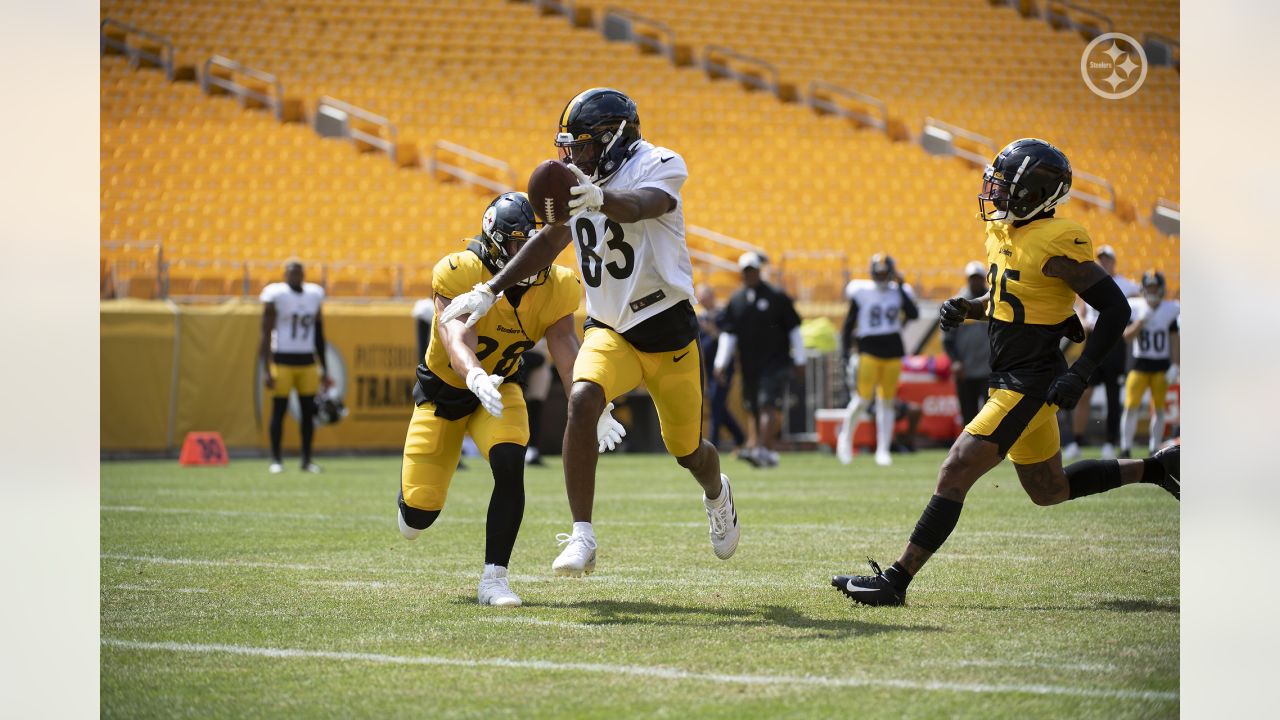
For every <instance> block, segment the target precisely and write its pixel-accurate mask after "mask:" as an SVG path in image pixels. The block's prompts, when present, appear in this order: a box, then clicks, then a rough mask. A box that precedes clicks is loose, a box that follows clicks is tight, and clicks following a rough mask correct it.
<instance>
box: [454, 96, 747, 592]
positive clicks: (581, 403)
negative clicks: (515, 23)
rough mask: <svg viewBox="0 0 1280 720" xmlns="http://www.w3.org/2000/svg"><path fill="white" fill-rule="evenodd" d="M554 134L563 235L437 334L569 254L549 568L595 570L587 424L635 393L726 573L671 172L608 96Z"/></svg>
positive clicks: (573, 112) (582, 105) (732, 515)
mask: <svg viewBox="0 0 1280 720" xmlns="http://www.w3.org/2000/svg"><path fill="white" fill-rule="evenodd" d="M559 130H560V131H559V133H558V134H557V135H556V140H555V142H556V146H557V147H558V148H559V149H560V155H561V159H562V160H564V161H565V162H566V163H568V164H569V167H570V169H572V170H573V171H574V173H575V174H577V175H578V178H579V180H578V183H579V184H578V186H577V187H575V188H573V190H572V192H573V195H574V196H575V197H574V199H572V200H570V202H569V211H570V212H571V213H572V215H571V216H570V218H569V220H568V222H567V223H566V224H565V225H552V226H549V227H546V228H544V229H543V230H542V231H541V232H540V233H538V235H537V236H535V237H534V238H533V239H532V240H530V241H529V242H528V243H526V244H525V245H524V247H522V248H521V249H520V251H519V252H518V253H517V254H516V255H515V257H514V258H512V260H511V261H510V262H509V263H508V264H507V266H506V267H505V268H504V269H503V270H502V272H500V273H498V275H497V276H495V277H494V278H493V279H492V280H490V281H488V282H487V283H480V284H478V285H476V287H475V288H474V289H473V290H472V291H471V292H469V293H465V294H463V295H460V296H458V297H456V298H454V300H453V302H452V303H451V304H450V305H449V307H448V309H447V310H445V311H444V313H445V314H444V317H443V318H442V320H441V322H447V321H449V320H450V319H452V318H456V317H461V316H463V315H467V314H470V319H469V320H468V323H474V322H476V321H477V320H478V319H479V317H480V316H482V315H484V314H485V313H486V312H488V310H489V308H490V307H492V306H493V304H494V302H495V299H496V297H497V295H498V294H499V293H501V292H503V291H504V290H506V289H507V288H509V287H511V286H512V285H514V284H515V283H516V281H518V280H519V279H520V278H522V277H525V276H527V275H528V274H530V272H532V271H533V270H535V269H537V268H540V267H545V266H547V265H548V264H550V263H551V262H552V260H554V259H555V257H556V256H557V255H558V254H559V253H560V251H561V250H562V249H564V247H565V246H566V245H568V244H569V243H570V242H573V243H574V248H575V250H576V251H577V256H578V263H579V266H580V269H581V271H582V281H583V284H584V285H585V286H586V294H587V321H586V336H585V338H584V340H583V345H582V350H581V351H580V352H579V353H578V359H577V362H576V363H575V364H574V367H573V390H572V393H571V394H570V398H569V422H568V427H567V428H566V430H565V439H564V475H565V489H566V492H567V494H568V496H569V509H570V511H571V513H572V515H573V521H574V522H573V532H572V534H561V535H560V536H559V540H560V542H561V544H562V545H565V546H566V547H565V548H564V550H563V551H561V553H560V556H559V557H557V558H556V560H555V562H554V563H552V568H553V569H554V570H555V572H556V573H557V574H559V575H568V576H575V577H576V576H581V575H583V574H584V573H589V572H591V571H593V570H594V569H595V561H596V537H595V532H594V529H593V528H592V525H591V511H592V505H593V504H594V499H595V482H596V477H595V476H596V461H597V459H598V457H599V452H598V448H597V442H596V423H597V421H598V420H599V418H600V413H601V411H602V410H603V409H604V408H605V406H606V404H607V403H608V402H609V401H611V400H613V399H614V398H617V397H621V396H622V395H625V394H626V393H628V392H630V391H631V390H633V389H635V388H636V387H637V386H639V385H640V383H642V382H643V383H644V384H645V386H646V387H647V388H648V390H649V395H650V396H651V397H652V398H653V403H654V405H655V407H656V408H657V411H658V421H659V423H660V424H661V428H662V440H663V443H664V444H665V445H666V447H667V451H668V452H670V453H671V454H672V455H673V456H675V457H676V459H677V461H678V462H679V463H680V465H681V466H683V467H685V468H687V469H688V470H689V472H690V473H692V474H693V476H694V478H695V479H696V480H697V481H698V484H699V485H701V486H702V490H703V506H704V507H705V509H706V512H707V518H708V522H709V523H710V526H711V530H710V535H711V545H712V548H713V549H714V550H715V554H716V557H719V558H720V559H722V560H723V559H728V558H729V557H730V556H732V555H733V552H734V550H735V549H737V546H738V537H739V527H738V516H737V512H736V511H735V510H734V506H733V493H732V491H731V490H730V488H729V478H727V477H725V476H724V475H722V474H721V473H720V456H719V455H718V454H717V453H716V449H715V446H714V445H712V444H711V443H710V442H707V441H706V440H703V439H702V374H701V369H702V364H703V363H702V357H701V353H700V351H699V347H698V321H697V316H696V315H695V313H694V310H693V299H694V292H693V266H692V264H691V263H690V261H689V249H688V247H687V245H686V244H685V239H684V213H683V207H682V202H681V199H680V189H681V187H682V186H683V185H684V182H685V180H686V179H687V178H688V170H687V169H686V168H685V163H684V158H682V157H680V155H678V154H677V153H675V152H673V151H671V150H668V149H666V148H662V147H657V146H655V145H653V144H652V143H649V142H647V141H645V140H643V139H642V138H641V137H640V116H639V113H638V112H637V110H636V104H635V102H633V101H632V100H631V98H629V97H627V96H626V95H624V94H623V93H621V92H618V91H617V90H611V89H608V88H592V89H590V90H586V91H584V92H582V93H579V94H578V95H577V96H575V97H574V98H573V99H572V100H570V101H569V104H568V105H566V106H565V108H564V111H563V112H562V113H561V115H560V128H559Z"/></svg>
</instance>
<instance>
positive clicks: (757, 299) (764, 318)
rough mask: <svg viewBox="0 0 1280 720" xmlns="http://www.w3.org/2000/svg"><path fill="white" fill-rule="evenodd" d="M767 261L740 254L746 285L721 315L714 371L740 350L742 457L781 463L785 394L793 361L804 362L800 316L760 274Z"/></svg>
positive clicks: (719, 374) (765, 463)
mask: <svg viewBox="0 0 1280 720" xmlns="http://www.w3.org/2000/svg"><path fill="white" fill-rule="evenodd" d="M766 262H767V260H766V258H765V257H764V256H763V255H760V254H759V253H754V252H748V253H745V254H743V255H742V257H740V258H738V267H739V269H741V270H742V287H740V288H738V290H737V292H735V293H734V294H733V297H731V298H729V303H728V305H726V306H725V309H724V312H723V314H722V315H721V317H720V331H721V334H720V346H719V348H717V351H716V362H715V371H716V376H717V377H718V378H722V377H723V376H724V374H725V371H726V370H727V369H728V368H729V366H730V365H731V364H732V363H733V357H734V351H735V350H737V355H738V363H739V365H740V366H741V369H742V402H743V404H744V405H746V408H747V412H748V413H750V417H751V422H750V424H749V427H748V435H749V436H750V440H749V447H747V448H746V449H745V450H743V451H742V452H741V453H739V455H738V456H739V457H741V458H742V459H744V460H746V461H747V462H749V463H751V464H753V465H756V466H759V467H774V466H776V465H777V464H778V453H777V452H776V449H775V448H776V446H777V443H778V435H779V433H780V432H781V430H782V398H783V397H784V396H785V395H786V391H787V380H788V378H789V377H790V375H791V372H792V367H793V366H801V365H804V362H805V355H804V343H803V341H802V340H801V337H800V316H799V315H797V314H796V308H795V305H793V304H792V302H791V298H790V297H788V296H787V294H786V293H785V292H783V291H782V290H779V289H778V288H775V287H773V286H771V285H769V283H766V282H765V281H764V280H762V279H760V268H761V267H762V266H763V265H764V264H765V263H766Z"/></svg>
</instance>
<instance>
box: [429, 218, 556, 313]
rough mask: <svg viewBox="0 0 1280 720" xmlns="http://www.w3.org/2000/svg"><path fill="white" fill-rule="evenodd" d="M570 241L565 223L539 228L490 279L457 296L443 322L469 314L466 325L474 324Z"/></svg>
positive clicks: (550, 261) (543, 266)
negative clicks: (512, 288) (505, 291)
mask: <svg viewBox="0 0 1280 720" xmlns="http://www.w3.org/2000/svg"><path fill="white" fill-rule="evenodd" d="M568 244H569V228H567V227H565V226H563V225H550V226H547V227H545V228H543V229H542V230H540V231H538V232H537V233H536V234H534V236H533V237H531V238H529V241H528V242H526V243H525V244H524V246H522V247H521V248H520V250H519V251H517V252H516V254H515V257H513V258H511V260H510V261H509V262H508V263H507V265H506V267H504V268H503V269H502V270H501V271H499V272H498V274H497V275H495V276H494V277H493V278H492V279H491V280H489V281H488V282H482V283H477V284H476V286H475V287H473V288H472V289H471V290H470V291H468V292H464V293H462V294H461V295H459V296H458V297H456V298H454V299H453V301H452V302H451V303H449V306H448V309H447V310H444V311H443V314H441V315H440V322H441V323H442V324H443V323H447V322H451V321H453V320H455V319H457V318H460V317H463V316H469V317H468V318H467V320H466V326H467V327H471V326H473V325H475V324H476V323H477V322H479V321H480V318H482V317H484V315H485V313H487V312H489V308H491V307H493V303H494V302H496V301H497V299H498V295H499V293H501V292H502V291H504V290H506V289H507V288H509V287H511V286H512V285H515V284H516V283H517V282H519V281H521V280H523V279H524V278H527V277H529V276H530V275H536V274H538V271H540V270H542V269H543V268H545V267H547V266H548V265H550V264H551V263H552V262H554V261H555V259H556V256H557V255H559V254H560V251H561V250H563V249H564V248H565V246H566V245H568ZM437 309H438V308H437Z"/></svg>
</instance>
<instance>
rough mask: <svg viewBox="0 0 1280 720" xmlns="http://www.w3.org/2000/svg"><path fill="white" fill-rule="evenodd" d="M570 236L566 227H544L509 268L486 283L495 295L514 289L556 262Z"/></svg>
mask: <svg viewBox="0 0 1280 720" xmlns="http://www.w3.org/2000/svg"><path fill="white" fill-rule="evenodd" d="M569 240H570V235H569V228H568V227H567V226H565V225H548V226H546V227H544V228H543V229H542V230H541V231H540V232H538V234H537V235H534V236H533V237H532V238H531V239H530V240H529V242H527V243H525V244H524V247H521V248H520V251H519V252H517V253H516V254H515V257H513V258H511V260H510V261H509V262H507V266H506V267H504V268H502V270H500V271H499V272H498V274H497V275H494V276H493V279H492V280H490V281H489V282H487V283H485V284H486V285H488V286H489V289H490V290H492V291H493V294H494V295H497V294H498V293H500V292H502V291H504V290H506V289H507V288H509V287H512V286H513V285H515V284H516V283H518V282H520V281H521V280H523V279H525V278H527V277H529V276H531V275H536V274H538V272H540V271H541V270H542V269H543V268H545V267H547V266H549V265H551V263H553V262H555V260H556V258H557V257H558V256H559V255H560V251H561V250H564V249H565V247H566V246H567V245H568V244H569Z"/></svg>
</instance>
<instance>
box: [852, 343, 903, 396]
mask: <svg viewBox="0 0 1280 720" xmlns="http://www.w3.org/2000/svg"><path fill="white" fill-rule="evenodd" d="M901 375H902V358H880V357H875V356H874V355H867V354H865V353H864V354H860V355H858V397H860V398H862V399H863V400H871V399H872V398H873V397H875V393H876V389H877V388H878V389H879V390H880V399H882V400H892V399H894V398H895V397H897V396H898V378H899V377H900V376H901Z"/></svg>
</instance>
